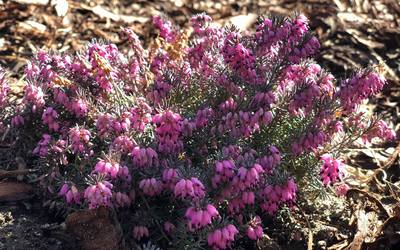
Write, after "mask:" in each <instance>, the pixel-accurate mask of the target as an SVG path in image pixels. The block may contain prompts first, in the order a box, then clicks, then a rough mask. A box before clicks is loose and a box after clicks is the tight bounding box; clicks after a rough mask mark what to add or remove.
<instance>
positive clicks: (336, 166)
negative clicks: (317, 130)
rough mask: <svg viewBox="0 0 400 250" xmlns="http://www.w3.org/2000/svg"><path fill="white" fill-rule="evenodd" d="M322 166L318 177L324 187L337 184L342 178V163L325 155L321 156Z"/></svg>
mask: <svg viewBox="0 0 400 250" xmlns="http://www.w3.org/2000/svg"><path fill="white" fill-rule="evenodd" d="M321 160H322V161H323V165H322V167H321V171H320V175H321V178H322V182H323V183H324V185H325V186H327V185H329V184H331V183H334V182H337V181H339V180H340V179H341V178H342V175H343V173H342V169H343V167H344V165H343V163H342V162H341V161H339V160H337V159H334V158H333V157H332V156H331V155H329V154H325V155H323V156H321Z"/></svg>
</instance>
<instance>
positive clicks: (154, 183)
mask: <svg viewBox="0 0 400 250" xmlns="http://www.w3.org/2000/svg"><path fill="white" fill-rule="evenodd" d="M139 188H140V189H141V190H142V191H143V193H144V194H146V195H148V196H155V195H157V194H159V193H161V191H162V188H163V185H162V182H161V181H159V180H157V179H155V178H150V179H143V180H141V181H140V182H139Z"/></svg>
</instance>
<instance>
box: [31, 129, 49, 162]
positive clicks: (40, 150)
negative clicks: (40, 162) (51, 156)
mask: <svg viewBox="0 0 400 250" xmlns="http://www.w3.org/2000/svg"><path fill="white" fill-rule="evenodd" d="M50 140H51V136H50V135H49V134H43V136H42V139H41V140H40V141H39V142H38V144H37V146H36V147H35V149H34V150H33V152H32V153H33V154H36V155H39V156H40V157H45V156H47V154H48V152H49V145H50Z"/></svg>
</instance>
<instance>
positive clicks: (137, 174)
mask: <svg viewBox="0 0 400 250" xmlns="http://www.w3.org/2000/svg"><path fill="white" fill-rule="evenodd" d="M190 22H191V24H192V28H193V29H192V32H189V31H183V30H180V29H177V28H176V27H174V26H173V24H172V23H171V22H169V21H167V20H165V19H163V18H161V17H155V18H154V19H153V23H154V26H155V28H156V29H158V30H159V34H160V36H159V37H158V38H157V39H156V42H155V43H154V44H153V46H151V47H150V48H148V49H145V48H143V47H142V45H141V43H140V40H139V38H138V37H137V36H136V34H135V33H134V32H133V31H131V30H129V29H123V34H124V35H125V36H126V38H127V40H128V41H129V44H130V49H131V50H130V52H129V53H128V54H124V53H122V52H121V51H120V50H119V49H118V48H117V46H116V45H114V44H106V43H100V42H92V43H90V44H89V45H88V46H87V48H86V49H85V50H83V51H81V52H79V53H77V54H74V55H71V54H56V53H47V52H45V51H40V52H39V53H37V55H36V56H35V57H34V58H33V59H32V60H31V62H29V64H28V66H27V67H26V70H25V74H26V85H25V88H24V96H23V100H22V102H21V103H19V104H18V106H15V107H13V110H16V112H14V114H13V115H4V121H3V123H4V124H7V123H8V124H9V126H11V127H13V128H14V129H13V130H12V133H11V136H14V137H15V138H16V140H15V143H14V146H15V147H19V146H20V145H24V147H23V148H24V149H27V150H26V151H24V153H25V156H26V157H31V159H33V163H34V164H35V165H36V166H38V167H39V168H40V170H41V172H42V174H43V178H42V179H41V180H42V182H41V186H42V187H43V188H44V190H45V191H46V192H45V195H44V196H45V198H46V199H48V200H50V201H53V202H54V201H57V202H59V203H64V204H65V205H66V206H68V207H72V208H76V209H94V208H97V207H100V206H105V207H108V208H109V209H115V210H116V211H119V212H121V213H119V215H120V216H121V218H123V219H121V221H122V222H128V221H129V223H127V224H126V225H125V224H124V225H123V226H124V228H125V229H126V235H128V236H127V237H130V238H131V239H132V240H133V241H141V240H148V239H149V238H150V239H152V240H153V241H154V240H157V239H158V242H159V245H160V246H168V244H172V245H173V246H176V247H177V248H179V249H194V248H199V247H206V246H208V247H209V248H211V249H227V248H230V247H234V246H235V244H238V243H237V242H238V241H246V242H247V243H246V244H254V242H256V241H257V240H259V239H261V238H262V237H263V234H264V232H263V229H264V228H265V226H266V224H265V219H266V218H267V217H271V216H272V217H273V216H274V215H275V214H276V212H277V211H278V210H279V209H281V208H282V207H285V206H286V207H289V208H291V209H293V210H295V209H296V200H297V198H298V195H300V194H302V193H304V192H305V190H306V189H304V187H309V186H310V185H309V184H310V183H313V184H314V185H312V186H315V189H323V188H324V186H329V185H336V184H337V183H340V181H341V179H342V176H343V174H342V172H341V171H342V169H343V167H342V166H343V162H342V161H341V160H340V159H339V158H340V154H341V152H342V151H343V150H344V149H345V148H346V146H347V145H349V144H351V143H353V142H354V141H355V140H357V139H362V140H363V141H364V142H369V141H371V140H372V139H373V138H376V137H378V139H382V140H390V139H394V137H395V133H394V131H393V130H391V129H390V128H389V127H388V125H387V124H386V123H385V122H384V121H381V120H378V119H376V118H373V117H367V116H366V114H364V113H362V112H361V111H359V105H360V104H361V103H362V101H363V100H366V99H367V98H369V97H371V96H373V95H375V94H376V93H378V92H379V91H380V90H381V89H382V87H383V86H384V85H385V83H386V81H385V79H384V78H383V77H382V76H381V75H380V74H379V73H378V72H377V71H376V70H375V69H374V68H369V69H363V70H359V71H357V72H356V73H355V74H354V75H352V76H351V77H350V78H348V79H344V80H336V79H335V78H334V77H333V76H332V74H330V73H329V72H327V71H325V70H323V69H322V68H321V67H320V66H319V65H318V64H316V63H315V62H314V61H312V59H311V58H312V57H313V56H314V55H315V54H316V53H317V51H318V48H319V46H320V45H319V43H318V40H317V39H316V37H315V36H313V35H312V34H311V33H310V31H309V28H308V20H307V18H306V17H305V16H303V15H296V16H293V17H291V18H260V20H259V22H258V25H257V27H256V29H255V31H254V32H243V33H241V32H239V31H238V30H237V29H236V28H234V27H224V28H221V27H215V26H213V25H212V23H211V18H210V17H209V16H207V15H204V14H201V15H196V16H194V17H192V18H191V20H190ZM6 96H7V84H5V82H4V80H3V75H2V74H0V105H4V103H7V102H6V101H5V99H6ZM28 124H29V126H28ZM27 134H29V135H30V136H29V137H28V136H26V135H27ZM340 185H341V186H340V188H338V190H340V191H338V193H340V194H342V193H343V192H345V189H346V186H345V184H343V183H341V184H340ZM347 188H348V187H347ZM309 189H310V188H308V189H307V190H308V191H310V190H309ZM311 191H312V190H311ZM311 191H310V192H311ZM123 211H124V212H123ZM159 239H161V240H159Z"/></svg>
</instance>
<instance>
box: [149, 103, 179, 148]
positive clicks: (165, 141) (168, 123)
mask: <svg viewBox="0 0 400 250" xmlns="http://www.w3.org/2000/svg"><path fill="white" fill-rule="evenodd" d="M181 122H182V118H181V116H180V115H179V114H176V113H173V112H171V111H170V110H167V111H165V112H164V113H162V114H157V115H155V116H153V123H154V124H156V126H157V128H156V130H155V131H156V134H157V139H158V151H160V152H162V153H165V154H173V153H178V152H179V151H181V150H182V148H183V142H182V140H181V138H180V137H181V134H182V127H181Z"/></svg>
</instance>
